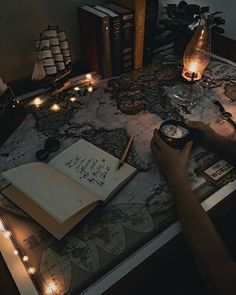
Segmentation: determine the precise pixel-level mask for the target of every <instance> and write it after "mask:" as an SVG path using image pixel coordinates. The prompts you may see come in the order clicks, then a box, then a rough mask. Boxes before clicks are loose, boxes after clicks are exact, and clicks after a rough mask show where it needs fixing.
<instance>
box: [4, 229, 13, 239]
mask: <svg viewBox="0 0 236 295" xmlns="http://www.w3.org/2000/svg"><path fill="white" fill-rule="evenodd" d="M10 236H11V232H10V231H9V230H7V231H5V232H4V237H5V238H10Z"/></svg>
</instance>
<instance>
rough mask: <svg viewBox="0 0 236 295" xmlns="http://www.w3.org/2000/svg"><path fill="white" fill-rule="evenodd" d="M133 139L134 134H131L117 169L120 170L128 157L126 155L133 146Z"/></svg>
mask: <svg viewBox="0 0 236 295" xmlns="http://www.w3.org/2000/svg"><path fill="white" fill-rule="evenodd" d="M132 141H133V136H130V138H129V141H128V143H127V145H126V147H125V149H124V151H123V153H122V156H121V159H120V161H119V164H118V167H117V170H119V169H120V167H121V166H122V165H123V164H124V162H125V159H126V157H127V155H128V152H129V149H130V146H131V143H132Z"/></svg>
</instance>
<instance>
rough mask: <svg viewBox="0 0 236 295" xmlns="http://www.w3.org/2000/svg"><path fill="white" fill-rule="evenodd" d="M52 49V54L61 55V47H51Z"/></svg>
mask: <svg viewBox="0 0 236 295" xmlns="http://www.w3.org/2000/svg"><path fill="white" fill-rule="evenodd" d="M50 48H51V51H52V54H58V53H61V47H60V46H59V45H56V46H51V47H50Z"/></svg>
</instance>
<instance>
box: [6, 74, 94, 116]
mask: <svg viewBox="0 0 236 295" xmlns="http://www.w3.org/2000/svg"><path fill="white" fill-rule="evenodd" d="M85 78H86V82H87V86H83V87H79V86H75V87H74V88H73V90H74V93H73V94H72V95H71V96H70V98H69V100H70V101H71V102H72V103H75V102H76V101H78V95H79V96H85V95H86V94H87V93H92V92H93V90H94V86H93V82H92V80H93V77H92V74H90V73H88V74H86V75H85ZM45 101H46V99H43V98H41V97H36V98H34V99H33V100H32V101H31V103H30V105H33V106H34V107H36V108H37V109H39V108H40V107H41V106H42V105H43V103H44V102H45ZM19 103H20V101H19V100H18V99H16V98H14V99H13V101H12V107H13V108H15V107H16V104H19ZM49 109H50V110H51V111H52V112H58V111H60V109H61V107H60V104H58V103H53V104H51V105H50V107H49Z"/></svg>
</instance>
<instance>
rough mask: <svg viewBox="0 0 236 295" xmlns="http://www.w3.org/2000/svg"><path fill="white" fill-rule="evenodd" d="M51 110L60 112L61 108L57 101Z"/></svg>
mask: <svg viewBox="0 0 236 295" xmlns="http://www.w3.org/2000/svg"><path fill="white" fill-rule="evenodd" d="M51 110H52V111H53V112H58V111H59V110H60V107H59V105H58V104H56V103H55V104H54V105H52V106H51Z"/></svg>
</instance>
